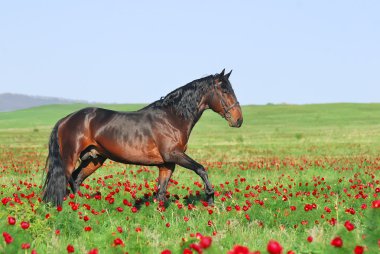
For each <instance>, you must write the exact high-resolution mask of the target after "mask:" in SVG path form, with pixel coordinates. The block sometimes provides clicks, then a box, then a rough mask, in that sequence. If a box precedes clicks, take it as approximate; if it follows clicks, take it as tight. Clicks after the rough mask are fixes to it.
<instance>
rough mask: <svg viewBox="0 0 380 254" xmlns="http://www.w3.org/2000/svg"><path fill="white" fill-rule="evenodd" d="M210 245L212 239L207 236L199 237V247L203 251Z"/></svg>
mask: <svg viewBox="0 0 380 254" xmlns="http://www.w3.org/2000/svg"><path fill="white" fill-rule="evenodd" d="M211 243H212V238H211V237H209V236H202V237H201V240H200V241H199V245H200V246H201V247H202V248H203V249H207V248H208V247H210V246H211Z"/></svg>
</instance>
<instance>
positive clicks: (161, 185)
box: [156, 163, 175, 201]
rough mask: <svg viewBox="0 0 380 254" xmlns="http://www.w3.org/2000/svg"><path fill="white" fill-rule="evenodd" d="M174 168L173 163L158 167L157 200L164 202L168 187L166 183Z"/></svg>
mask: <svg viewBox="0 0 380 254" xmlns="http://www.w3.org/2000/svg"><path fill="white" fill-rule="evenodd" d="M174 168H175V164H174V163H166V164H163V165H161V166H159V167H158V169H159V175H158V191H157V196H156V198H157V200H158V201H165V200H166V196H165V195H166V189H167V187H168V182H169V180H170V177H171V176H172V174H173V171H174Z"/></svg>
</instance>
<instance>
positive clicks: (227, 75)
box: [225, 70, 232, 79]
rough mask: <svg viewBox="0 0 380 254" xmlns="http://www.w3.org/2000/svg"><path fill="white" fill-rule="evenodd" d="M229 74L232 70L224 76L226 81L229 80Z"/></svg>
mask: <svg viewBox="0 0 380 254" xmlns="http://www.w3.org/2000/svg"><path fill="white" fill-rule="evenodd" d="M231 73H232V70H231V71H230V72H229V73H227V74H226V76H225V77H226V79H229V78H230V75H231Z"/></svg>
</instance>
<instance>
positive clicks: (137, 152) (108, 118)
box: [43, 70, 243, 205]
mask: <svg viewBox="0 0 380 254" xmlns="http://www.w3.org/2000/svg"><path fill="white" fill-rule="evenodd" d="M230 74H231V72H230V73H228V74H226V75H225V74H224V70H223V71H222V72H221V73H220V74H216V75H211V76H208V77H205V78H201V79H197V80H194V81H192V82H191V83H189V84H187V85H185V86H182V87H180V88H178V89H176V90H174V91H173V92H171V93H169V94H168V95H166V96H165V97H163V98H161V99H160V100H158V101H155V102H153V103H152V104H150V105H148V106H146V107H145V108H142V109H140V110H139V111H136V112H117V111H112V110H107V109H102V108H84V109H81V110H79V111H77V112H75V113H72V114H70V115H68V116H66V117H64V118H63V119H61V120H59V121H58V122H57V124H56V125H55V126H54V128H53V131H52V133H51V136H50V141H49V155H48V157H47V162H46V168H47V175H46V180H45V183H44V186H43V200H44V201H45V202H52V203H53V204H54V205H61V204H62V202H63V199H64V197H65V195H66V193H67V183H69V184H70V187H71V189H72V191H73V192H74V193H75V192H77V191H78V189H79V187H80V185H81V183H82V182H83V181H84V180H85V179H86V178H87V177H88V176H90V175H91V174H92V173H94V172H95V170H96V169H98V168H99V167H100V166H102V165H103V163H104V161H105V160H106V159H111V160H114V161H117V162H122V163H128V164H136V165H149V166H157V167H158V169H159V176H158V182H159V185H158V192H157V196H156V198H157V199H158V200H160V201H161V200H165V198H166V197H165V194H166V188H167V185H168V181H169V180H170V177H171V175H172V173H173V171H174V168H175V165H176V164H177V165H180V166H182V167H184V168H187V169H191V170H193V171H194V172H195V173H197V174H198V175H199V176H200V177H201V178H202V180H203V182H204V184H205V192H206V200H207V201H208V202H209V203H210V204H212V203H213V201H214V189H213V187H212V185H211V183H210V181H209V180H208V175H207V172H206V171H205V169H204V167H203V166H202V165H201V164H199V163H198V162H196V161H194V160H193V159H192V158H190V157H189V156H188V155H186V154H185V151H186V148H187V142H188V140H189V136H190V133H191V130H192V129H193V127H194V125H195V124H196V123H197V121H198V120H199V118H200V117H201V115H202V113H203V111H205V110H206V109H209V108H210V109H212V110H213V111H215V112H217V113H218V114H220V115H221V116H222V117H224V118H225V119H226V120H227V121H228V123H229V125H230V126H231V127H240V126H241V124H242V122H243V116H242V111H241V108H240V105H239V102H238V101H237V99H236V96H235V93H234V91H233V89H232V86H231V83H230V81H229V76H230ZM78 161H79V162H80V165H79V167H78V168H77V169H75V166H76V165H77V162H78Z"/></svg>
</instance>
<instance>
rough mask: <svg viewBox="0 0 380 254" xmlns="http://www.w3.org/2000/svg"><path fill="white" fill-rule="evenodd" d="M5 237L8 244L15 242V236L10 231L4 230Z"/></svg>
mask: <svg viewBox="0 0 380 254" xmlns="http://www.w3.org/2000/svg"><path fill="white" fill-rule="evenodd" d="M3 237H4V241H5V243H6V244H10V243H12V242H13V237H12V236H11V235H10V234H9V233H7V232H3Z"/></svg>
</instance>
